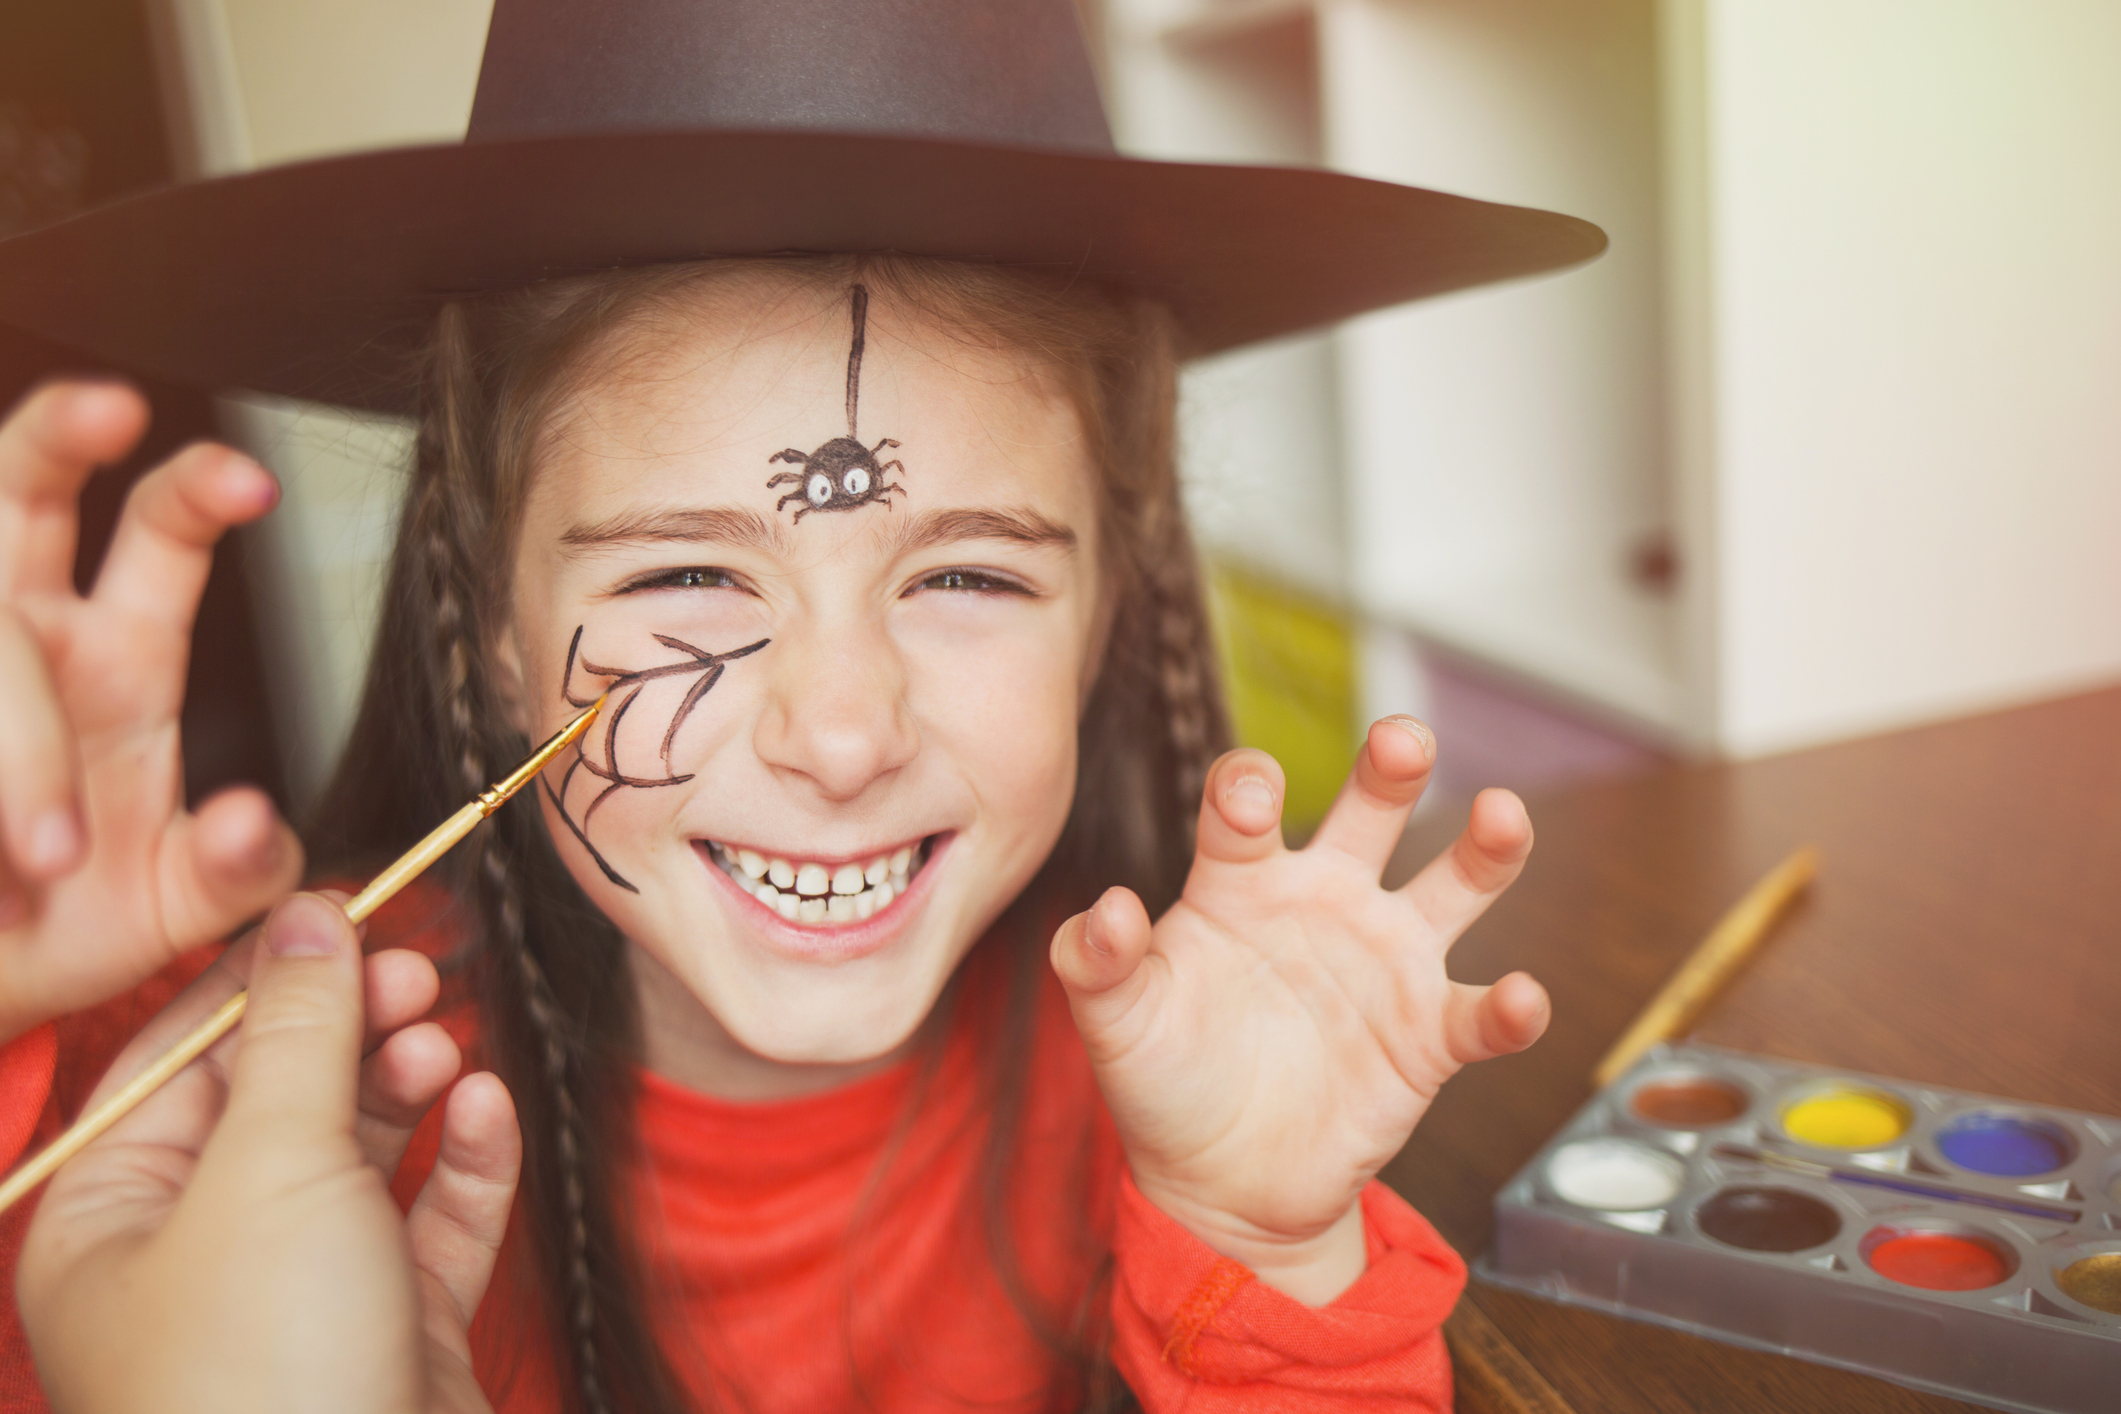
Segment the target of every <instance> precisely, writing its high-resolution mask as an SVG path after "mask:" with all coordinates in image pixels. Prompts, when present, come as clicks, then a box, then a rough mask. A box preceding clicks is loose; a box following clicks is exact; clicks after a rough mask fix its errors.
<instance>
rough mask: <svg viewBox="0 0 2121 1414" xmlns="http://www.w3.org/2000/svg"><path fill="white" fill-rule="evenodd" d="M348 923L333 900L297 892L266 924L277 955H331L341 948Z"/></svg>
mask: <svg viewBox="0 0 2121 1414" xmlns="http://www.w3.org/2000/svg"><path fill="white" fill-rule="evenodd" d="M344 926H345V924H344V923H342V922H341V921H340V920H339V919H337V918H335V917H333V910H332V907H331V905H330V904H328V903H326V902H324V901H323V900H322V899H318V898H311V897H309V896H308V895H306V894H297V895H295V896H294V897H293V898H291V899H289V900H288V901H287V902H286V903H283V904H281V905H280V910H279V912H277V913H275V914H273V916H272V919H271V921H270V922H268V923H267V924H266V925H265V946H266V947H268V948H270V949H272V952H273V955H274V956H275V957H329V956H330V955H331V954H333V953H335V952H337V951H338V950H339V931H340V929H341V928H343V927H344Z"/></svg>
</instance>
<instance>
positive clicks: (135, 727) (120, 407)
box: [0, 383, 302, 1040]
mask: <svg viewBox="0 0 2121 1414" xmlns="http://www.w3.org/2000/svg"><path fill="white" fill-rule="evenodd" d="M146 427H147V404H146V402H145V401H144V400H143V399H142V398H141V397H140V395H139V394H137V393H135V392H133V391H131V390H130V389H127V388H124V387H121V386H118V385H116V384H110V383H61V384H53V385H50V386H48V387H45V388H42V389H39V390H38V391H37V392H35V393H32V394H31V395H30V396H29V398H27V399H26V400H25V401H24V402H23V403H22V404H21V406H20V407H18V408H17V409H16V410H15V411H14V412H13V413H12V414H11V415H10V416H9V417H8V418H7V420H6V421H5V422H4V423H0V703H4V704H5V707H4V709H0V1040H6V1039H8V1038H10V1037H12V1036H15V1035H19V1034H20V1033H21V1032H23V1031H27V1030H29V1029H30V1028H31V1027H33V1026H35V1025H37V1024H38V1023H39V1022H41V1021H44V1020H47V1019H48V1018H50V1017H53V1016H58V1015H60V1014H62V1013H65V1012H71V1011H78V1010H80V1009H82V1008H84V1007H88V1006H92V1005H94V1004H95V1003H97V1002H100V1001H103V1000H104V999H106V998H108V997H111V996H115V995H117V994H118V993H120V992H123V991H125V990H127V989H128V988H130V987H133V986H135V985H137V984H139V983H140V982H142V981H144V980H146V979H147V978H148V977H150V976H152V975H153V974H154V973H156V972H157V971H159V970H160V969H161V968H162V967H163V965H164V964H166V963H167V962H169V961H170V959H172V958H174V957H176V956H177V955H178V954H180V953H183V952H185V951H187V950H189V949H191V948H194V947H197V946H198V945H199V944H201V943H205V942H210V941H213V940H215V939H218V938H224V937H226V936H228V934H229V932H230V931H231V930H233V929H234V928H236V927H237V926H238V925H240V924H241V923H242V922H243V920H244V919H246V918H252V917H255V916H257V915H258V914H259V913H261V912H263V911H264V910H265V909H266V908H267V907H269V906H270V905H271V904H272V903H273V902H274V901H275V900H276V899H279V898H281V897H283V896H284V895H285V894H286V893H287V891H288V890H290V889H292V888H293V887H294V886H295V884H296V882H297V881H298V880H299V879H300V878H301V873H302V849H301V846H300V844H299V843H297V841H296V839H295V836H294V832H293V831H291V830H290V829H288V827H287V826H286V824H285V823H283V822H282V821H281V820H280V819H279V817H278V815H277V814H276V813H275V812H274V810H273V807H272V804H271V802H270V801H269V800H267V799H266V797H265V796H264V794H263V793H261V792H259V791H255V790H247V789H244V790H231V791H226V792H223V793H222V794H220V795H217V796H215V797H214V798H213V799H212V800H210V801H207V802H206V803H205V804H204V805H203V806H201V807H200V809H199V812H198V813H197V814H196V815H193V814H190V813H188V812H187V811H186V810H185V809H184V791H183V786H184V777H183V759H182V753H181V750H180V743H179V741H178V733H177V718H178V713H179V711H180V709H181V708H182V707H183V703H184V671H185V664H186V660H187V658H188V657H189V655H190V650H191V628H192V620H193V618H194V617H195V616H196V614H197V612H198V607H199V596H200V594H201V593H202V592H203V591H204V589H205V587H206V576H207V571H208V570H209V569H210V568H211V566H212V563H213V546H214V542H215V541H217V540H218V539H220V537H221V533H222V532H223V531H224V530H226V529H228V528H229V527H230V526H232V525H240V524H242V523H243V522H245V521H249V520H254V519H256V518H257V517H258V516H261V515H263V514H264V513H265V512H266V511H268V510H270V509H271V508H272V506H273V503H274V502H275V501H276V500H277V499H278V496H279V487H278V485H277V484H276V483H275V482H274V481H273V479H272V477H271V475H269V474H268V473H267V472H266V471H265V469H264V468H262V467H260V466H259V465H257V463H255V462H252V461H250V460H249V459H248V458H245V457H242V456H239V455H237V454H236V453H235V452H232V451H230V450H228V449H227V448H225V447H216V446H208V445H200V446H195V447H191V448H189V449H187V450H185V451H183V452H180V453H178V454H177V455H176V456H175V457H173V458H171V459H170V460H169V461H168V462H166V463H164V464H163V465H162V466H160V467H158V468H157V469H156V470H154V471H152V472H150V473H149V474H148V475H147V476H146V477H144V478H142V479H141V481H140V483H139V484H138V485H137V486H135V487H134V488H133V491H132V493H131V495H130V496H129V497H128V498H127V500H126V503H125V511H124V515H123V517H122V518H121V519H120V520H119V523H118V529H117V533H116V535H115V537H114V538H113V539H112V541H111V547H110V553H109V556H108V557H107V558H106V559H105V561H104V564H103V568H102V570H101V572H100V573H99V574H98V575H97V577H96V584H95V588H94V590H93V592H92V593H90V594H88V595H86V596H83V595H81V594H78V593H76V592H75V589H74V579H73V567H74V543H75V540H76V539H77V537H78V532H79V528H80V508H79V505H78V502H79V498H80V493H81V487H82V485H83V483H85V482H86V481H87V480H88V478H89V475H90V474H91V473H92V472H93V471H94V470H95V469H96V468H97V467H98V466H103V465H107V464H109V463H111V462H113V461H116V460H118V459H119V458H121V457H123V456H124V455H125V454H126V453H127V452H128V451H130V450H131V449H132V447H133V446H134V444H135V443H137V442H138V441H139V440H140V435H141V433H142V432H144V431H145V430H146Z"/></svg>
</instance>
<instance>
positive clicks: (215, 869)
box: [163, 786, 302, 948]
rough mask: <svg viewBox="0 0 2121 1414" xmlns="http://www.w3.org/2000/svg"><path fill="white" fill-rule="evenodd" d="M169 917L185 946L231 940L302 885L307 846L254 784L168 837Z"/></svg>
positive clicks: (185, 818) (183, 819) (182, 818)
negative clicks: (247, 921)
mask: <svg viewBox="0 0 2121 1414" xmlns="http://www.w3.org/2000/svg"><path fill="white" fill-rule="evenodd" d="M164 838H165V844H164V855H163V858H164V859H166V860H168V861H169V864H168V865H165V868H166V869H168V870H169V872H168V873H167V874H166V875H165V877H164V881H163V889H164V892H163V898H164V899H165V900H166V905H165V910H164V919H165V927H166V928H167V930H168V933H169V937H170V940H171V942H173V943H175V944H176V945H177V946H178V947H179V948H185V947H190V946H193V945H195V944H197V943H202V942H205V941H207V940H209V939H212V938H218V937H223V936H225V935H226V934H227V933H228V932H229V930H230V929H232V928H235V927H237V926H239V925H240V924H241V923H242V922H243V921H244V920H245V919H247V918H255V917H257V916H258V915H259V914H260V913H263V912H264V911H265V910H266V909H268V908H270V907H271V906H272V905H274V904H276V903H278V902H279V901H280V900H281V899H283V898H285V897H286V896H287V895H288V894H289V893H290V892H292V891H293V889H294V887H295V886H296V885H297V884H299V883H300V882H301V880H302V842H301V840H300V839H299V838H297V837H296V835H295V832H294V831H293V830H292V829H291V828H289V826H288V824H287V822H286V821H284V820H282V819H281V818H280V813H279V811H277V810H276V809H274V808H273V803H272V799H271V798H270V797H269V796H267V795H266V794H265V793H264V792H263V791H261V790H257V789H255V788H253V787H250V786H237V787H233V788H231V789H229V790H225V791H221V792H220V793H218V794H216V795H214V796H213V797H212V798H211V799H209V800H207V801H206V802H205V803H204V804H203V805H201V806H200V807H199V809H198V811H197V813H195V814H192V815H179V816H178V817H177V818H176V819H174V820H172V821H171V822H170V824H169V832H168V834H167V835H166V836H165V837H164Z"/></svg>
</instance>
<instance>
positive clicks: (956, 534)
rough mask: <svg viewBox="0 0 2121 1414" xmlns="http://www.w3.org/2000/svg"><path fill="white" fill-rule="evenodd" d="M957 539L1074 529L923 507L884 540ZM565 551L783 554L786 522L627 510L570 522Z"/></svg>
mask: <svg viewBox="0 0 2121 1414" xmlns="http://www.w3.org/2000/svg"><path fill="white" fill-rule="evenodd" d="M960 540H1008V541H1013V542H1015V543H1016V544H1019V545H1031V546H1041V545H1054V546H1058V547H1060V548H1062V549H1065V550H1072V549H1074V548H1075V545H1076V538H1075V532H1074V531H1072V530H1070V529H1068V527H1066V526H1065V525H1061V524H1059V523H1058V522H1056V521H1053V520H1050V519H1048V518H1047V517H1045V516H1043V515H1040V514H1039V513H1038V512H1037V511H1034V510H1029V509H1002V510H943V511H928V512H925V513H923V514H921V515H917V516H913V517H911V518H910V519H907V520H902V521H900V522H898V526H897V528H896V529H895V530H894V531H893V532H892V533H891V535H890V538H889V541H888V545H889V549H890V551H891V554H892V556H893V557H894V558H896V557H898V556H900V555H910V554H913V553H914V552H916V551H919V550H926V549H931V548H933V547H934V546H937V545H949V544H954V543H956V542H958V541H960ZM560 543H561V544H562V545H565V546H567V547H568V548H569V549H570V550H577V551H580V550H599V549H604V548H606V547H609V546H613V545H652V544H715V545H731V546H739V547H744V548H749V549H756V550H764V551H767V552H768V553H772V554H786V553H788V551H789V550H790V549H791V548H792V545H791V540H790V536H789V527H788V526H785V525H780V524H777V523H775V522H772V521H769V520H767V519H766V518H765V517H764V516H762V515H759V514H758V513H757V512H755V511H745V510H737V509H734V508H732V507H728V506H710V507H705V508H699V509H692V510H660V511H628V512H625V513H624V514H621V515H616V516H612V517H610V518H609V519H607V520H601V521H597V522H594V523H590V524H582V525H574V526H570V527H568V529H567V530H566V531H565V532H564V533H563V534H562V535H561V536H560Z"/></svg>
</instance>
